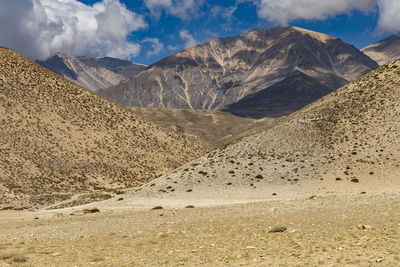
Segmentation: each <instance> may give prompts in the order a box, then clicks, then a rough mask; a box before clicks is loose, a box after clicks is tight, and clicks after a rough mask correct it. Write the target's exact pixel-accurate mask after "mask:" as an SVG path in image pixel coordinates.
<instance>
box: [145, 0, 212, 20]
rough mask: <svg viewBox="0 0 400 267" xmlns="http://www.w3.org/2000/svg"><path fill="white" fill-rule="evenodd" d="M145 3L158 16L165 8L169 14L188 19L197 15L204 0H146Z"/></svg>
mask: <svg viewBox="0 0 400 267" xmlns="http://www.w3.org/2000/svg"><path fill="white" fill-rule="evenodd" d="M144 3H145V5H146V7H147V8H148V9H149V10H150V11H151V13H152V14H153V15H155V16H157V17H159V16H160V14H161V12H162V11H163V10H165V12H166V13H167V14H170V15H173V16H176V17H179V18H181V19H185V20H186V19H189V18H191V17H193V16H197V13H198V11H199V8H200V7H201V6H202V5H203V4H204V0H144Z"/></svg>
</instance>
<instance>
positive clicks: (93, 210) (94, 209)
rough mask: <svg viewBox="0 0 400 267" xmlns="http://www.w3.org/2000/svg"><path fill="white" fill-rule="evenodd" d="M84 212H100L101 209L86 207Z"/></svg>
mask: <svg viewBox="0 0 400 267" xmlns="http://www.w3.org/2000/svg"><path fill="white" fill-rule="evenodd" d="M83 212H84V213H96V212H100V210H99V209H98V208H91V209H84V210H83Z"/></svg>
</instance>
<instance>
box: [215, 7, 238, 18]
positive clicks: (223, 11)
mask: <svg viewBox="0 0 400 267" xmlns="http://www.w3.org/2000/svg"><path fill="white" fill-rule="evenodd" d="M236 9H237V6H230V7H223V6H218V5H217V6H213V7H212V8H211V15H212V16H214V17H224V18H226V19H231V18H232V16H233V14H234V13H235V11H236Z"/></svg>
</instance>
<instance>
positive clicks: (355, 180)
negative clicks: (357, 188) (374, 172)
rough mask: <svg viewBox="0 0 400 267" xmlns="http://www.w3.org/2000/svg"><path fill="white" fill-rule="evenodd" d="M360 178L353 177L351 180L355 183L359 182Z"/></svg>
mask: <svg viewBox="0 0 400 267" xmlns="http://www.w3.org/2000/svg"><path fill="white" fill-rule="evenodd" d="M359 181H360V180H358V179H357V178H353V179H351V182H353V183H358V182H359Z"/></svg>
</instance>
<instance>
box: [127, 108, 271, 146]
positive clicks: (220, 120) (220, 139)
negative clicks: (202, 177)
mask: <svg viewBox="0 0 400 267" xmlns="http://www.w3.org/2000/svg"><path fill="white" fill-rule="evenodd" d="M132 109H133V110H134V112H135V114H138V115H140V116H142V117H143V118H144V119H146V120H148V121H152V122H155V123H157V124H159V125H162V126H165V127H167V128H169V129H171V130H173V131H176V132H177V133H184V134H187V135H194V136H198V137H199V138H201V139H202V140H204V142H205V143H207V144H209V145H208V146H209V147H210V148H211V149H214V148H216V147H218V146H221V145H226V144H228V143H230V142H232V141H234V140H236V139H239V138H242V137H245V136H248V135H251V134H254V133H256V132H260V131H262V130H265V129H266V128H268V127H269V126H271V125H272V123H273V121H274V119H272V118H263V119H260V120H255V119H247V118H240V117H237V116H234V115H231V114H229V113H226V112H221V111H212V110H191V109H169V108H168V109H165V108H142V107H140V108H139V107H132Z"/></svg>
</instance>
